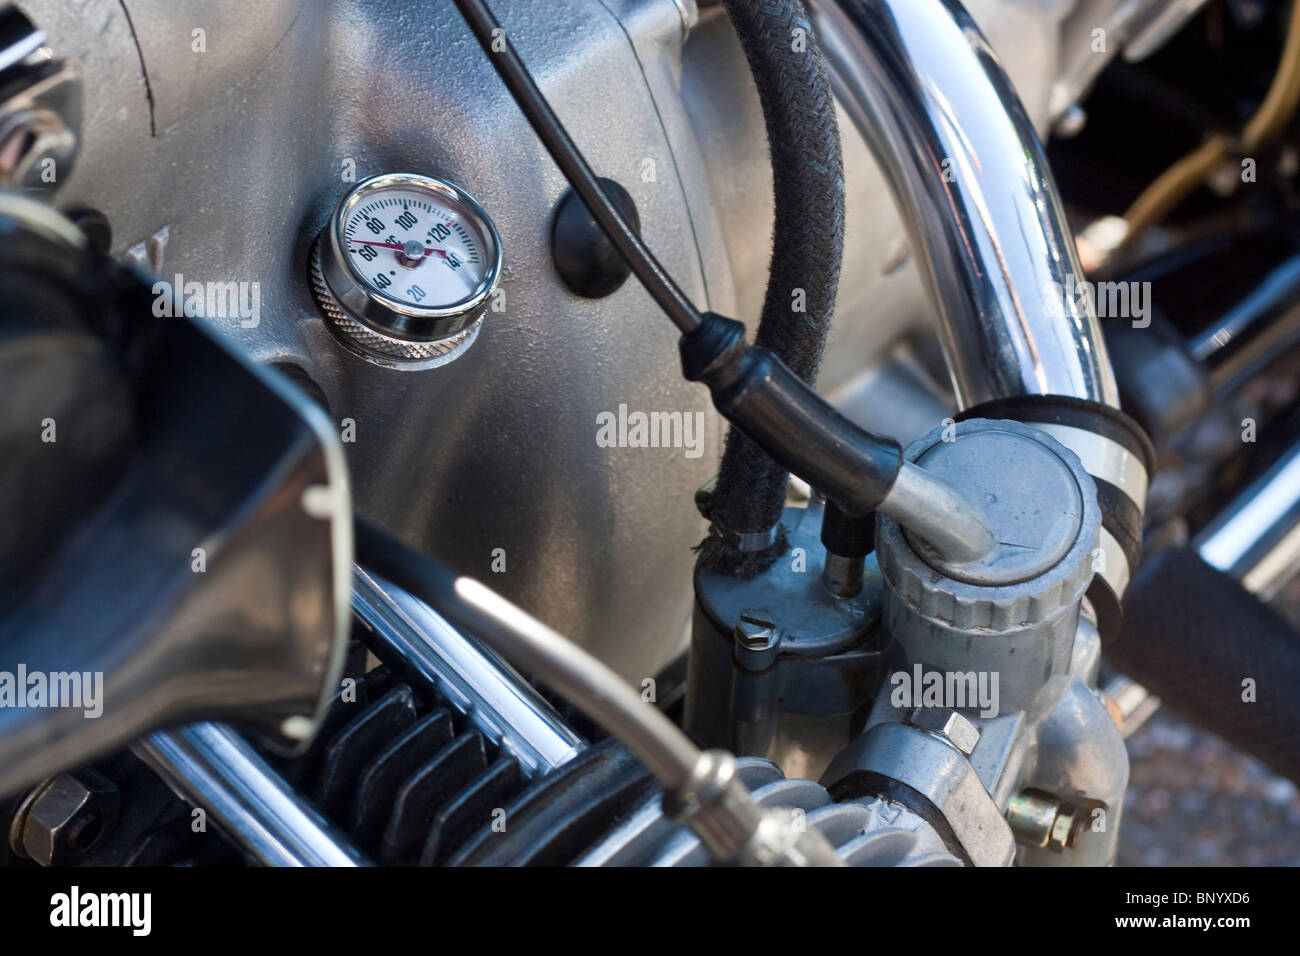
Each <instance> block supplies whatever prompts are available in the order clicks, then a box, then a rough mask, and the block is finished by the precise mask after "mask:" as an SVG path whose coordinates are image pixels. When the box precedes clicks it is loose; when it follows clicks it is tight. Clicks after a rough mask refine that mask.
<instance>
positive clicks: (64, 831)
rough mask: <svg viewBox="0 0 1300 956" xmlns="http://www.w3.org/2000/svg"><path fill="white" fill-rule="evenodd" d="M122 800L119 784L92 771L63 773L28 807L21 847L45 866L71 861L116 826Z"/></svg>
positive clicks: (41, 791) (39, 792)
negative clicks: (116, 784) (117, 785)
mask: <svg viewBox="0 0 1300 956" xmlns="http://www.w3.org/2000/svg"><path fill="white" fill-rule="evenodd" d="M120 803H121V796H120V794H119V793H118V790H117V787H116V786H114V784H113V783H112V781H110V780H108V779H107V778H105V777H104V776H103V775H101V774H98V773H96V772H95V771H93V770H78V771H75V772H72V773H64V774H60V775H59V776H57V777H55V778H54V779H52V780H50V781H49V782H47V783H46V784H44V785H43V786H42V787H41V788H40V790H39V791H38V792H37V793H36V795H35V797H34V798H33V799H32V801H31V803H30V804H29V805H28V806H27V812H26V816H25V818H24V820H23V823H22V849H23V850H24V851H25V853H26V854H27V855H28V856H29V857H31V859H33V860H35V861H36V862H37V863H39V864H41V865H42V866H61V865H63V864H65V863H68V862H71V861H72V860H74V859H75V858H76V857H78V856H80V855H81V854H82V853H84V852H85V851H86V850H88V849H90V847H91V846H93V845H94V844H95V842H96V841H98V840H99V838H100V837H101V836H103V835H104V834H105V833H107V832H108V831H110V830H111V829H112V828H113V825H114V824H115V823H116V822H117V813H118V808H119V806H120Z"/></svg>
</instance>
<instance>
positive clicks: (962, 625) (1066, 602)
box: [876, 419, 1101, 631]
mask: <svg viewBox="0 0 1300 956" xmlns="http://www.w3.org/2000/svg"><path fill="white" fill-rule="evenodd" d="M904 457H906V458H907V460H908V461H911V462H914V463H916V464H918V465H920V466H921V467H922V468H925V469H926V470H927V471H929V472H931V473H932V474H934V475H935V476H936V477H939V478H943V479H945V480H947V481H948V482H949V483H951V484H952V485H953V486H954V487H956V488H958V489H960V490H961V491H962V493H964V494H965V495H967V496H968V497H969V499H970V500H971V501H972V502H973V503H975V504H978V505H979V506H980V507H981V508H982V509H983V511H984V513H985V515H986V517H987V518H988V521H989V524H990V525H991V526H992V529H993V533H994V538H995V540H996V541H997V546H996V547H995V549H994V551H993V553H992V554H991V555H988V556H987V557H985V558H982V559H980V560H978V561H972V562H965V563H957V562H951V561H946V560H944V559H943V557H942V556H941V555H939V554H938V553H937V552H935V551H934V550H933V549H932V548H930V547H929V546H928V545H926V544H925V542H924V541H920V540H918V539H916V538H915V537H914V536H913V535H911V534H909V533H908V532H907V531H905V530H904V529H903V528H902V527H901V526H900V525H899V524H898V522H897V521H894V520H893V519H891V518H887V517H885V516H883V515H882V516H881V518H880V533H879V537H878V540H877V542H876V556H877V560H878V561H879V564H880V570H881V573H882V574H883V575H884V578H885V582H886V585H887V587H889V588H890V589H891V590H892V591H893V592H894V594H895V596H896V597H898V598H901V599H902V600H903V601H904V602H905V603H906V604H907V605H908V606H910V607H911V608H912V609H913V610H914V611H915V612H916V613H919V615H920V616H921V617H924V618H926V619H928V620H930V621H935V622H939V623H941V624H944V625H947V626H950V627H953V628H956V629H959V630H977V631H1009V630H1013V629H1016V628H1020V627H1024V626H1026V625H1031V624H1035V623H1039V622H1042V621H1045V620H1047V619H1048V618H1050V617H1051V616H1052V615H1053V614H1054V613H1055V612H1056V611H1058V610H1059V609H1061V608H1064V607H1069V606H1072V605H1074V604H1076V603H1077V602H1078V601H1079V599H1080V598H1081V597H1082V596H1083V593H1084V591H1085V590H1086V589H1087V587H1088V584H1089V582H1090V581H1091V580H1092V576H1093V571H1094V563H1095V558H1094V555H1095V553H1096V550H1097V547H1098V538H1099V534H1100V530H1101V508H1100V506H1099V505H1098V503H1097V491H1096V485H1095V484H1094V483H1093V480H1092V477H1091V476H1090V475H1089V474H1088V472H1087V471H1086V470H1085V469H1084V467H1083V464H1082V462H1080V461H1079V458H1078V456H1077V455H1075V454H1074V452H1072V451H1070V450H1069V449H1068V448H1066V447H1065V446H1064V445H1062V444H1061V443H1060V442H1058V441H1056V439H1054V438H1052V437H1051V436H1050V435H1048V434H1047V433H1045V432H1043V431H1040V430H1038V429H1036V428H1032V427H1030V426H1028V425H1022V424H1021V423H1019V422H1014V421H989V420H986V419H972V420H970V421H965V422H961V423H958V424H956V425H947V426H943V427H940V428H936V429H935V430H934V431H932V432H930V433H929V434H927V435H925V436H923V437H922V438H919V439H917V440H916V441H915V442H913V443H912V444H911V445H909V446H908V448H907V450H906V451H905V452H904Z"/></svg>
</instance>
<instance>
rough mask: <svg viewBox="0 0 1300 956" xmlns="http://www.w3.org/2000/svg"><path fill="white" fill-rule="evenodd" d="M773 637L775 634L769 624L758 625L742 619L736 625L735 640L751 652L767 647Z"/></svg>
mask: <svg viewBox="0 0 1300 956" xmlns="http://www.w3.org/2000/svg"><path fill="white" fill-rule="evenodd" d="M775 635H776V632H775V631H774V630H773V629H772V626H771V625H770V624H759V623H756V622H754V621H750V620H746V619H744V618H742V619H741V621H740V623H739V624H737V625H736V640H738V641H739V642H740V643H741V644H742V645H743V646H744V647H746V648H748V649H749V650H752V651H761V650H764V649H765V648H767V647H769V646H770V645H771V643H772V640H773V638H774V637H775Z"/></svg>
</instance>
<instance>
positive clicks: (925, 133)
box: [806, 0, 1119, 407]
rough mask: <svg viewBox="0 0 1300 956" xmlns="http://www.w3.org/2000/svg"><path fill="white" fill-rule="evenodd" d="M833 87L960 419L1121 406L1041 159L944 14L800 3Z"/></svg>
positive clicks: (933, 1)
mask: <svg viewBox="0 0 1300 956" xmlns="http://www.w3.org/2000/svg"><path fill="white" fill-rule="evenodd" d="M806 3H807V6H808V9H809V11H810V14H811V16H812V20H813V26H814V29H815V30H816V32H817V36H818V40H819V42H820V44H821V49H822V55H823V57H824V58H825V60H826V63H827V67H828V69H829V70H830V73H831V81H832V85H833V86H834V88H835V91H836V95H837V97H838V99H839V100H840V103H841V104H842V106H843V107H844V109H845V110H846V112H847V113H848V116H849V118H850V119H851V120H852V122H853V124H854V125H855V126H856V127H857V129H858V131H859V132H860V133H861V134H862V136H863V137H864V138H865V140H866V142H867V144H868V146H869V147H870V148H871V150H872V152H873V153H874V154H875V156H876V159H877V161H878V162H879V163H880V166H881V169H882V170H883V172H884V175H885V178H886V180H887V181H888V183H889V186H890V188H891V190H892V192H893V194H894V199H895V202H896V203H897V205H898V208H899V212H900V213H901V214H902V218H903V221H904V222H905V223H906V224H907V228H908V232H909V235H910V237H911V241H912V249H913V252H914V253H915V255H916V257H917V262H918V266H919V268H920V270H921V274H922V276H923V278H924V280H925V283H926V285H927V287H928V289H929V291H930V296H931V299H932V300H933V304H934V306H935V309H936V312H937V314H938V317H939V333H940V338H941V340H942V342H943V346H944V352H945V354H946V356H947V361H948V367H949V371H950V373H951V375H952V379H953V384H954V388H955V392H956V395H957V399H958V402H959V403H960V404H961V406H962V407H969V406H971V405H975V404H979V403H981V402H985V401H990V400H993V399H998V398H1008V397H1014V396H1020V395H1047V394H1051V395H1067V396H1071V397H1074V398H1082V399H1089V400H1092V401H1096V402H1103V403H1105V404H1108V405H1111V406H1115V407H1118V405H1119V393H1118V390H1117V388H1116V384H1115V377H1114V374H1113V372H1112V370H1111V367H1110V362H1109V360H1108V359H1107V356H1106V346H1105V342H1104V340H1103V338H1102V335H1101V330H1100V327H1099V325H1098V322H1097V317H1096V314H1095V304H1094V303H1093V301H1092V300H1091V297H1090V296H1088V295H1086V294H1081V292H1082V290H1084V289H1086V288H1087V287H1086V286H1084V285H1083V284H1082V282H1083V280H1082V269H1081V268H1080V266H1079V261H1078V254H1077V252H1076V249H1075V245H1074V240H1073V237H1072V235H1071V232H1070V229H1069V227H1068V226H1067V224H1066V220H1065V215H1064V213H1063V212H1062V210H1061V204H1060V199H1059V197H1058V195H1057V191H1056V186H1055V184H1054V182H1053V180H1052V176H1051V172H1050V171H1049V169H1048V165H1047V160H1046V157H1045V155H1044V153H1043V147H1042V144H1041V142H1040V141H1039V139H1038V135H1037V133H1036V132H1035V130H1034V127H1033V124H1032V123H1031V122H1030V119H1029V116H1028V115H1027V114H1026V112H1025V109H1024V106H1023V105H1022V104H1021V102H1020V99H1019V97H1017V95H1016V93H1015V91H1014V89H1013V88H1012V85H1011V81H1010V80H1009V79H1008V78H1007V75H1006V73H1005V72H1004V71H1003V69H1002V67H1001V65H1000V64H999V63H998V60H997V57H996V56H995V55H994V53H993V51H992V49H991V48H990V47H989V45H988V43H987V41H986V40H985V39H984V37H983V35H982V34H981V33H980V31H979V29H978V27H976V25H975V23H974V21H973V20H972V19H971V18H970V15H969V14H967V13H966V11H965V10H964V9H963V8H962V7H961V5H960V4H958V3H957V2H955V0H806Z"/></svg>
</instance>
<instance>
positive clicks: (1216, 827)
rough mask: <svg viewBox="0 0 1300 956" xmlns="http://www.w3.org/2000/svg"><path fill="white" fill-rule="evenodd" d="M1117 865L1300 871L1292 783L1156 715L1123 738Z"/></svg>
mask: <svg viewBox="0 0 1300 956" xmlns="http://www.w3.org/2000/svg"><path fill="white" fill-rule="evenodd" d="M1128 747H1129V761H1130V764H1131V770H1130V774H1129V787H1128V795H1127V798H1126V799H1125V802H1124V820H1123V823H1122V825H1121V831H1120V842H1119V861H1118V862H1119V865H1121V866H1300V793H1298V792H1297V790H1296V786H1295V784H1293V783H1291V782H1290V781H1289V780H1284V779H1283V778H1281V777H1278V776H1277V775H1275V774H1273V773H1272V772H1271V771H1270V770H1269V769H1268V768H1267V767H1265V766H1264V765H1263V764H1261V763H1260V762H1259V761H1257V760H1254V759H1252V758H1251V757H1247V756H1246V755H1244V754H1242V753H1241V752H1239V751H1237V750H1234V749H1233V748H1232V747H1231V746H1229V745H1228V744H1226V743H1224V742H1223V741H1222V740H1220V739H1219V738H1218V737H1215V736H1213V735H1212V734H1208V733H1205V732H1204V731H1201V730H1197V729H1195V728H1193V727H1190V726H1188V725H1187V724H1184V723H1182V722H1181V721H1179V720H1178V719H1177V718H1176V717H1173V716H1172V715H1169V714H1166V713H1164V712H1163V711H1161V712H1158V713H1156V715H1155V716H1154V717H1152V718H1151V720H1149V721H1148V722H1147V723H1146V725H1145V726H1143V727H1142V728H1141V729H1140V730H1138V731H1137V732H1136V733H1135V734H1134V735H1133V736H1132V737H1130V738H1129V740H1128Z"/></svg>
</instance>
